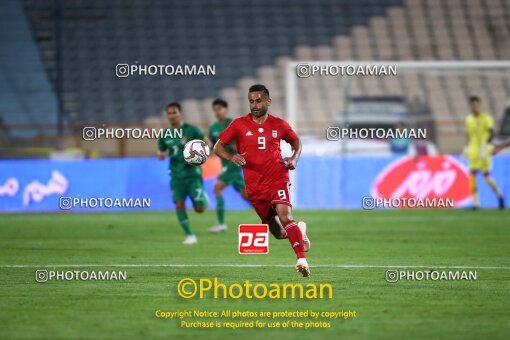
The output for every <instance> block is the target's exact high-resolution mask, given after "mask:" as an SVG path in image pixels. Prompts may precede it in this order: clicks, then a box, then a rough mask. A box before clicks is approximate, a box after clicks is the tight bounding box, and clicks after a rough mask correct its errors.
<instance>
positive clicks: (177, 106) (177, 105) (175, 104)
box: [166, 102, 182, 112]
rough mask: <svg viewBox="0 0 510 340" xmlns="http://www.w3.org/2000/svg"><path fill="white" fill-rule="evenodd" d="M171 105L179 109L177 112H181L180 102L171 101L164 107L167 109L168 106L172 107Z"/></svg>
mask: <svg viewBox="0 0 510 340" xmlns="http://www.w3.org/2000/svg"><path fill="white" fill-rule="evenodd" d="M172 106H173V107H176V108H177V109H178V110H179V112H182V109H181V104H179V103H178V102H171V103H170V104H168V105H167V106H166V108H167V109H168V108H169V107H172Z"/></svg>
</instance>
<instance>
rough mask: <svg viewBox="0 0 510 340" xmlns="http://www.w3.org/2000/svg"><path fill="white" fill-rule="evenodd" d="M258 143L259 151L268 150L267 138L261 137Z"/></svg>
mask: <svg viewBox="0 0 510 340" xmlns="http://www.w3.org/2000/svg"><path fill="white" fill-rule="evenodd" d="M257 142H258V143H259V148H258V149H259V150H265V149H266V137H263V136H260V137H259V138H258V139H257Z"/></svg>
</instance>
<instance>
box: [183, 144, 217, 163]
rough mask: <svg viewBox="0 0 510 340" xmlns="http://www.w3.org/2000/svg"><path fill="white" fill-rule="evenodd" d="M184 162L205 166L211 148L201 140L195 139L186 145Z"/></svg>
mask: <svg viewBox="0 0 510 340" xmlns="http://www.w3.org/2000/svg"><path fill="white" fill-rule="evenodd" d="M182 154H183V156H184V161H185V162H186V163H188V164H193V165H200V164H204V163H205V161H206V160H207V158H208V157H209V155H210V154H211V151H210V150H209V146H208V145H207V144H206V143H205V142H204V141H203V140H200V139H193V140H190V141H189V142H187V143H186V145H184V151H183V153H182Z"/></svg>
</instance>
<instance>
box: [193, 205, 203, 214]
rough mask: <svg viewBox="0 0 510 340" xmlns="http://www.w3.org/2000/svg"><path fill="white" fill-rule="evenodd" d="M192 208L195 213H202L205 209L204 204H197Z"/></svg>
mask: <svg viewBox="0 0 510 340" xmlns="http://www.w3.org/2000/svg"><path fill="white" fill-rule="evenodd" d="M194 208H195V211H196V212H197V213H203V212H204V211H205V206H203V205H197V206H195V207H194Z"/></svg>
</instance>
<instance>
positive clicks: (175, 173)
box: [158, 123, 204, 179]
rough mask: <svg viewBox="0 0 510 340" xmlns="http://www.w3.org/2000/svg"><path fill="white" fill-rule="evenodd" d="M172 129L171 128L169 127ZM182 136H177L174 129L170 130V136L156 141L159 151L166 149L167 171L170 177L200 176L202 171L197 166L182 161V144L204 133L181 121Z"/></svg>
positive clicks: (201, 138)
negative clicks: (168, 161) (167, 158)
mask: <svg viewBox="0 0 510 340" xmlns="http://www.w3.org/2000/svg"><path fill="white" fill-rule="evenodd" d="M169 129H172V130H173V128H169ZM181 129H182V137H180V136H178V135H177V133H176V131H175V130H173V131H172V136H171V137H170V136H168V137H161V138H160V139H159V141H158V149H159V151H166V150H168V156H169V157H170V163H169V172H170V176H171V177H172V179H179V178H189V177H201V176H202V171H201V169H200V167H199V166H196V165H190V164H188V163H186V162H185V161H184V155H183V154H182V152H183V150H184V145H185V144H186V143H187V142H189V141H190V140H193V139H200V140H203V139H204V134H203V133H202V131H200V129H199V128H198V127H196V126H194V125H191V124H188V123H183V124H182V126H181Z"/></svg>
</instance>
